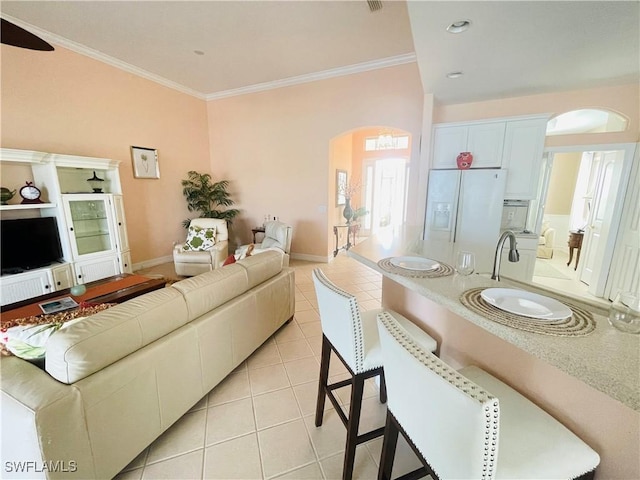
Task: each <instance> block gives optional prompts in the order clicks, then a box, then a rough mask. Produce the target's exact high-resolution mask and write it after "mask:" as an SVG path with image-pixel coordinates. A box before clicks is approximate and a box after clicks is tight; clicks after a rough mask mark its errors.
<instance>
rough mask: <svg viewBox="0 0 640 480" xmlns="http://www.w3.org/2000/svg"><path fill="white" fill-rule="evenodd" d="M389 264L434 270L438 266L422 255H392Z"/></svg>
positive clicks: (413, 268)
mask: <svg viewBox="0 0 640 480" xmlns="http://www.w3.org/2000/svg"><path fill="white" fill-rule="evenodd" d="M389 262H391V265H394V266H396V267H400V268H404V269H406V270H422V271H427V270H435V269H436V268H438V267H439V266H440V264H439V263H438V262H436V261H435V260H430V259H428V258H424V257H393V258H392V259H391V260H389Z"/></svg>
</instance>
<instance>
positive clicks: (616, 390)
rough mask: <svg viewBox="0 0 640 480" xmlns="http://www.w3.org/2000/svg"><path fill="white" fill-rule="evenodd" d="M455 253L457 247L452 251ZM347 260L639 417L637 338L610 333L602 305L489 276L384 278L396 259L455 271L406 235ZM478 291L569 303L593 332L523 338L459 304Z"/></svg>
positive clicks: (443, 247) (367, 245) (430, 247)
mask: <svg viewBox="0 0 640 480" xmlns="http://www.w3.org/2000/svg"><path fill="white" fill-rule="evenodd" d="M458 248H459V247H456V251H457V249H458ZM465 249H466V248H465ZM348 255H349V256H350V257H352V258H354V259H356V260H358V261H360V262H361V263H363V264H365V265H367V266H369V267H371V268H372V269H374V270H376V271H378V272H380V273H382V274H383V275H385V276H387V277H389V278H390V279H392V280H394V281H395V282H397V283H399V284H400V285H403V286H405V287H406V288H409V289H411V290H413V291H415V292H416V293H419V294H420V295H423V296H424V297H426V298H428V299H430V300H432V301H434V302H436V303H438V304H441V305H443V306H445V307H446V308H448V309H449V310H450V311H452V312H453V313H455V314H457V315H459V316H460V317H463V318H465V319H466V320H468V321H470V322H472V323H474V324H476V325H478V326H479V327H481V328H483V329H485V330H486V331H488V332H490V333H492V334H493V335H495V336H497V337H499V338H501V339H503V340H505V341H507V342H509V343H511V344H512V345H515V346H517V347H518V348H521V349H522V350H524V351H526V352H528V353H529V354H531V355H533V356H535V357H537V358H539V359H541V360H543V361H545V362H547V363H549V364H551V365H553V366H555V367H557V368H558V369H560V370H562V371H564V372H565V373H567V374H569V375H571V376H573V377H575V378H578V379H579V380H581V381H583V382H584V383H586V384H587V385H590V386H591V387H593V388H595V389H596V390H599V391H601V392H603V393H605V394H607V395H608V396H610V397H612V398H615V399H616V400H618V401H620V402H622V403H623V404H625V405H627V406H628V407H630V408H632V409H634V410H636V411H640V374H639V372H640V335H632V334H628V333H623V332H620V331H618V330H616V329H615V328H613V327H612V326H611V325H610V324H609V322H608V320H607V310H606V308H605V304H604V303H603V302H597V301H595V302H590V301H587V300H585V299H582V298H577V297H570V296H564V295H560V294H558V293H557V292H552V291H550V290H545V289H544V288H541V287H539V286H536V285H532V284H525V283H521V282H517V281H512V280H508V279H503V280H502V281H500V282H497V281H495V280H491V279H490V275H488V276H484V275H478V274H474V275H470V276H466V277H465V276H460V275H457V274H454V275H450V276H447V277H439V278H412V277H406V276H403V275H397V274H393V273H388V272H386V271H385V270H383V269H381V268H380V267H379V266H378V263H377V262H378V261H379V260H382V259H383V258H387V257H392V256H399V255H416V256H422V257H427V258H430V259H433V260H438V261H440V262H445V263H448V264H449V265H451V266H454V262H453V261H452V258H453V255H454V251H453V247H452V245H451V244H447V243H438V242H427V241H422V240H421V239H420V236H419V234H411V233H407V231H403V232H391V231H389V232H386V233H383V234H380V235H378V236H376V237H371V238H369V239H367V240H363V241H362V242H360V243H359V244H358V245H357V246H354V247H352V248H351V249H350V250H349V251H348ZM479 287H485V288H491V287H501V288H509V287H511V288H519V289H524V290H528V291H531V292H534V293H539V294H542V295H546V296H549V297H553V298H556V299H558V300H561V301H562V300H565V301H570V302H572V303H574V304H576V305H577V306H581V307H583V308H586V309H588V310H589V311H590V312H592V313H593V315H594V319H595V322H596V329H595V331H593V332H592V333H590V334H589V335H586V336H580V337H558V336H550V335H543V334H537V333H530V332H525V331H522V330H518V329H515V328H512V327H508V326H505V325H502V324H499V323H496V322H494V321H492V320H490V319H488V318H486V317H484V316H482V315H480V314H478V313H475V312H474V311H472V310H470V309H468V308H467V307H465V306H464V305H463V304H462V303H460V300H459V298H460V295H461V294H462V293H463V292H465V291H466V290H469V289H471V288H479Z"/></svg>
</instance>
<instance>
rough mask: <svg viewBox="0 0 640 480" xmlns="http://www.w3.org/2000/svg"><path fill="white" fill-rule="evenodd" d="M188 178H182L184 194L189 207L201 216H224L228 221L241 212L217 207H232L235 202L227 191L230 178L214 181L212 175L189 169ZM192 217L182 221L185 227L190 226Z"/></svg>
mask: <svg viewBox="0 0 640 480" xmlns="http://www.w3.org/2000/svg"><path fill="white" fill-rule="evenodd" d="M187 175H188V178H187V179H186V180H182V181H181V183H182V194H183V195H184V196H185V198H186V199H187V208H188V209H189V211H190V212H199V213H200V218H223V219H225V220H226V221H227V223H231V222H232V221H233V219H234V218H235V217H236V216H237V215H238V214H239V213H240V210H238V209H236V208H229V209H224V210H219V209H218V208H216V207H230V206H232V205H233V204H234V203H235V202H234V201H233V200H232V199H231V194H230V193H229V192H228V191H227V188H228V187H229V181H228V180H221V181H219V182H215V183H212V179H211V175H209V174H208V173H198V172H196V171H193V170H191V171H189V172H188V174H187ZM190 221H191V219H186V220H185V221H184V222H182V225H184V227H185V228H188V227H189V222H190Z"/></svg>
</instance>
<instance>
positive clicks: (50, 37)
mask: <svg viewBox="0 0 640 480" xmlns="http://www.w3.org/2000/svg"><path fill="white" fill-rule="evenodd" d="M2 16H3V17H4V18H5V19H6V20H9V21H10V22H11V23H15V24H16V25H18V26H19V27H22V28H24V29H26V30H29V31H30V32H32V33H34V34H35V35H38V36H39V37H41V38H42V39H43V40H45V41H47V42H49V43H53V44H55V45H58V46H60V47H63V48H66V49H68V50H72V51H74V52H76V53H79V54H81V55H84V56H86V57H90V58H93V59H94V60H98V61H99V62H102V63H106V64H107V65H111V66H112V67H116V68H119V69H120V70H124V71H125V72H128V73H132V74H134V75H137V76H139V77H142V78H146V79H147V80H151V81H152V82H155V83H158V84H160V85H163V86H165V87H168V88H171V89H173V90H177V91H179V92H182V93H186V94H187V95H191V96H193V97H196V98H199V99H201V100H205V99H206V96H205V95H204V94H203V93H200V92H197V91H195V90H193V89H191V88H188V87H185V86H184V85H181V84H179V83H176V82H173V81H171V80H167V79H166V78H164V77H161V76H160V75H156V74H155V73H151V72H148V71H146V70H144V69H142V68H138V67H136V66H134V65H131V64H129V63H127V62H123V61H122V60H118V59H117V58H114V57H110V56H109V55H106V54H104V53H102V52H99V51H98V50H94V49H92V48H89V47H87V46H85V45H82V44H80V43H77V42H74V41H72V40H69V39H67V38H64V37H61V36H59V35H56V34H55V33H51V32H48V31H46V30H43V29H41V28H39V27H36V26H35V25H31V24H30V23H27V22H23V21H22V20H20V19H18V18H15V17H12V16H10V15H6V14H4V13H3V14H2Z"/></svg>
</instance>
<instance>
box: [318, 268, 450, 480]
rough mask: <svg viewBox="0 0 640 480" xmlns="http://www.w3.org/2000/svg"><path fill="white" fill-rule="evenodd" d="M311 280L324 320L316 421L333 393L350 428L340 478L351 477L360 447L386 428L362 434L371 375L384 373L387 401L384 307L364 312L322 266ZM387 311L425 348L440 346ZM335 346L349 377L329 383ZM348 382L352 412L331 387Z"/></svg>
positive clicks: (382, 389) (383, 390) (382, 390)
mask: <svg viewBox="0 0 640 480" xmlns="http://www.w3.org/2000/svg"><path fill="white" fill-rule="evenodd" d="M313 282H314V284H315V290H316V296H317V298H318V309H319V310H320V323H321V324H322V354H321V360H320V379H319V382H318V400H317V403H316V418H315V423H316V427H319V426H321V425H322V419H323V414H324V404H325V398H326V397H329V400H330V401H331V403H332V404H333V406H334V407H335V409H336V413H337V414H338V416H339V417H340V419H341V420H342V423H343V424H344V425H345V427H346V428H347V441H346V447H345V456H344V466H343V469H342V478H343V479H345V480H349V479H351V477H352V474H353V462H354V459H355V454H356V447H357V446H358V445H359V444H361V443H363V442H367V441H369V440H371V439H373V438H376V437H379V436H381V435H382V434H383V433H384V428H383V427H381V428H378V429H375V430H372V431H370V432H367V433H364V434H361V435H358V425H359V423H360V411H361V408H362V394H363V390H364V382H365V380H366V379H367V378H371V377H375V376H378V375H379V376H380V401H381V402H382V403H385V402H386V401H387V393H386V388H385V379H384V373H383V370H382V356H381V348H380V340H379V338H378V327H377V325H376V315H377V314H378V313H380V312H382V310H381V309H376V310H369V311H365V312H361V311H360V309H359V308H358V302H357V300H356V298H355V297H354V296H353V295H351V294H350V293H348V292H345V291H344V290H342V289H340V288H338V287H337V286H336V285H334V284H333V283H332V282H331V281H330V280H329V279H328V278H327V277H326V276H325V275H324V274H323V273H322V271H321V270H320V269H319V268H316V269H314V270H313ZM387 313H388V315H393V316H394V318H396V320H397V321H398V322H400V323H401V324H402V325H403V326H404V328H406V329H407V330H408V331H410V332H411V333H412V335H413V336H414V338H416V341H419V342H420V344H421V345H422V348H424V349H426V350H428V351H434V352H435V351H436V349H437V347H438V344H437V343H436V341H435V340H434V339H433V338H431V337H430V336H429V335H427V334H426V333H425V332H423V331H422V330H420V328H418V327H417V326H416V325H414V324H413V323H412V322H411V321H409V320H408V319H406V318H404V317H402V316H401V315H400V314H397V313H395V312H394V313H389V312H387ZM331 351H333V352H335V354H336V355H337V357H338V358H339V359H340V360H341V361H342V363H343V364H344V366H345V368H346V369H347V370H348V371H349V373H350V374H351V378H350V379H347V380H343V381H341V382H336V383H333V384H329V383H328V379H329V361H330V359H331ZM347 385H351V403H350V408H349V416H348V417H347V416H346V414H345V413H344V411H343V410H342V407H341V406H340V404H339V403H338V401H337V400H336V398H335V396H334V394H333V390H335V389H337V388H341V387H345V386H347Z"/></svg>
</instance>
